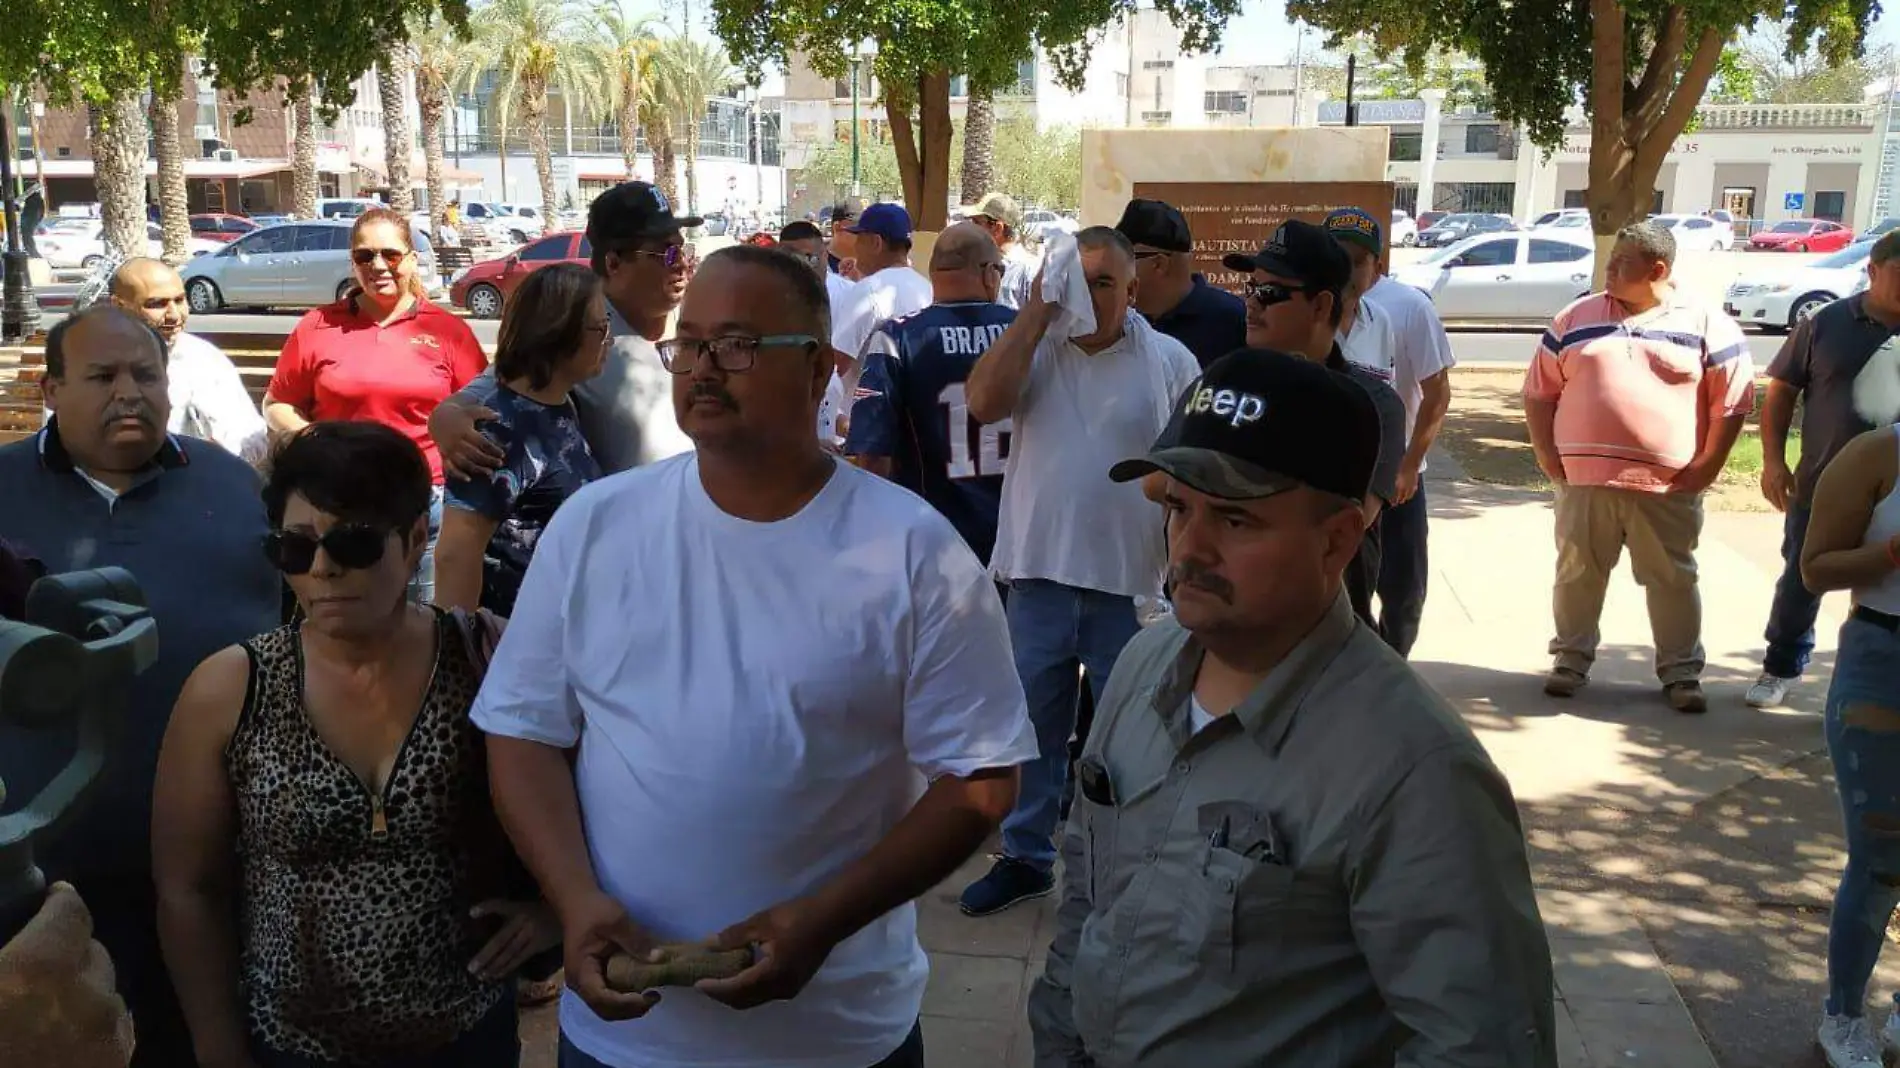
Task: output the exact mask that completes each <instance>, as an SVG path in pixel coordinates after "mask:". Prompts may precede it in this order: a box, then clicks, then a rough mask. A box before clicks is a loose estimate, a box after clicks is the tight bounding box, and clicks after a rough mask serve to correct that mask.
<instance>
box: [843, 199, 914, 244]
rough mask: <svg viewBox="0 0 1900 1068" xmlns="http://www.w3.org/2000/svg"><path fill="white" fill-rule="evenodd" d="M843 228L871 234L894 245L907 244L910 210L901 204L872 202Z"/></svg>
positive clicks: (908, 242)
mask: <svg viewBox="0 0 1900 1068" xmlns="http://www.w3.org/2000/svg"><path fill="white" fill-rule="evenodd" d="M845 229H846V230H847V231H849V232H850V233H854V234H872V235H874V236H877V237H881V238H883V239H884V240H886V241H889V242H891V243H892V244H895V245H908V244H910V212H908V211H905V210H904V205H902V204H873V205H871V206H870V207H868V208H865V209H864V213H863V214H862V215H859V216H858V220H857V221H856V222H854V223H851V224H850V225H848V226H846V227H845Z"/></svg>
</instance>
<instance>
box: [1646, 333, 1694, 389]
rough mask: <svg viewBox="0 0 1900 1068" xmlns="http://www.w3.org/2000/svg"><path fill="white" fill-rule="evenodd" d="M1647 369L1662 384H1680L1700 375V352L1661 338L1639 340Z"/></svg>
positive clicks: (1692, 380)
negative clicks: (1647, 362)
mask: <svg viewBox="0 0 1900 1068" xmlns="http://www.w3.org/2000/svg"><path fill="white" fill-rule="evenodd" d="M1640 344H1641V345H1642V349H1643V354H1644V356H1645V357H1647V358H1648V360H1649V369H1650V371H1651V372H1652V373H1653V374H1655V376H1656V378H1657V380H1658V381H1660V382H1662V383H1663V384H1664V385H1669V386H1681V385H1686V384H1688V383H1690V382H1694V381H1696V380H1697V379H1699V378H1701V377H1702V353H1701V352H1699V351H1695V350H1692V349H1686V348H1684V347H1683V346H1681V345H1677V344H1674V343H1671V342H1668V341H1665V340H1663V339H1661V338H1648V339H1646V340H1644V341H1642V342H1640Z"/></svg>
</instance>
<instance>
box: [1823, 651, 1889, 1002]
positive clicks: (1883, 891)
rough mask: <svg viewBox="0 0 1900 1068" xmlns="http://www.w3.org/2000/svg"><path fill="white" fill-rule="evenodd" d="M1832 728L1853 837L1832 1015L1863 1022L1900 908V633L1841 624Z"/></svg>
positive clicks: (1839, 901)
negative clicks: (1859, 1018) (1873, 979)
mask: <svg viewBox="0 0 1900 1068" xmlns="http://www.w3.org/2000/svg"><path fill="white" fill-rule="evenodd" d="M1826 729H1827V749H1828V756H1829V757H1830V758H1831V759H1832V760H1833V761H1834V781H1835V784H1836V786H1838V787H1839V789H1840V795H1841V819H1842V822H1843V825H1844V827H1845V833H1846V838H1847V869H1846V870H1845V871H1843V872H1841V885H1840V889H1838V890H1836V891H1835V894H1834V915H1833V918H1832V919H1830V920H1829V921H1828V929H1827V1011H1828V1012H1831V1013H1846V1014H1847V1015H1849V1016H1859V1015H1860V1014H1861V1009H1862V1004H1863V1002H1864V1001H1865V1000H1866V997H1867V982H1868V979H1869V977H1871V976H1872V975H1873V973H1874V962H1875V961H1876V960H1878V959H1879V958H1880V948H1881V946H1882V945H1883V944H1884V943H1885V941H1886V934H1887V921H1888V919H1890V918H1891V917H1892V916H1893V910H1894V907H1895V906H1896V905H1900V634H1896V633H1895V632H1893V631H1891V630H1888V629H1886V628H1885V627H1882V626H1880V625H1878V624H1875V623H1869V622H1866V621H1864V620H1860V619H1849V620H1848V621H1847V622H1846V623H1845V624H1844V625H1843V626H1842V627H1841V642H1840V650H1839V652H1838V653H1837V654H1836V657H1835V660H1834V679H1833V681H1832V682H1831V683H1829V685H1828V688H1827V718H1826ZM1895 1004H1896V1005H1900V998H1896V999H1895Z"/></svg>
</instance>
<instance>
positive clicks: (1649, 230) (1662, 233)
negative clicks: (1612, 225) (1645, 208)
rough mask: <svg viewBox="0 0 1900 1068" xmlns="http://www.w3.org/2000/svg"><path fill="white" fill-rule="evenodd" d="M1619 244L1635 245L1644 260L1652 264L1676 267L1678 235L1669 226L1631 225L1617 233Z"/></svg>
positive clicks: (1651, 224)
mask: <svg viewBox="0 0 1900 1068" xmlns="http://www.w3.org/2000/svg"><path fill="white" fill-rule="evenodd" d="M1616 240H1617V243H1618V244H1621V243H1623V242H1625V241H1627V242H1629V243H1630V244H1632V245H1635V246H1636V248H1637V250H1638V251H1640V252H1641V253H1642V254H1643V258H1645V259H1647V260H1648V261H1649V262H1651V263H1666V264H1668V265H1669V266H1671V267H1674V266H1675V265H1676V235H1675V234H1674V233H1672V232H1670V230H1669V228H1668V227H1667V226H1657V225H1656V224H1655V223H1650V222H1639V223H1631V224H1630V225H1628V226H1625V227H1624V228H1622V229H1621V230H1618V231H1617V232H1616Z"/></svg>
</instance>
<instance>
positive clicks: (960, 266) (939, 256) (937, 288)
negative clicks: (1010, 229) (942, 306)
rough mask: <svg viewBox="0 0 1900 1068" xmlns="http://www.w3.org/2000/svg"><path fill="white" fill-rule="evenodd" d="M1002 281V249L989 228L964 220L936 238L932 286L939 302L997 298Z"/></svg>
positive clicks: (932, 250) (932, 264)
mask: <svg viewBox="0 0 1900 1068" xmlns="http://www.w3.org/2000/svg"><path fill="white" fill-rule="evenodd" d="M1002 281H1003V252H1002V250H1001V249H1000V248H998V247H997V245H996V239H995V238H993V237H991V236H990V234H989V231H987V230H985V229H983V228H982V227H981V226H978V225H976V224H975V223H968V222H961V223H957V224H956V225H954V226H951V227H949V228H948V229H946V230H945V231H944V232H943V233H942V234H940V235H938V237H937V244H936V246H935V247H934V248H932V249H931V250H930V286H931V290H932V292H933V295H934V296H935V297H936V299H937V300H938V301H939V302H949V301H963V300H985V301H993V300H995V299H996V294H997V291H998V289H999V288H1000V287H1001V285H1002Z"/></svg>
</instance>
